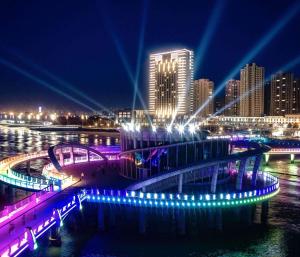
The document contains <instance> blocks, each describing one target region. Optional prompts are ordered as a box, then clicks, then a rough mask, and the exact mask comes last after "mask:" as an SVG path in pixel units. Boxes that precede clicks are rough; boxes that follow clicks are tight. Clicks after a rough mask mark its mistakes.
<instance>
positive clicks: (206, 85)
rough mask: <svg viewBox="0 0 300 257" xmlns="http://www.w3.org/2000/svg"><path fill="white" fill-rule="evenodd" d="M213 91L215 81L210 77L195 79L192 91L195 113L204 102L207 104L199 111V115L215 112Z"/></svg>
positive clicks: (203, 115) (205, 115) (204, 115)
mask: <svg viewBox="0 0 300 257" xmlns="http://www.w3.org/2000/svg"><path fill="white" fill-rule="evenodd" d="M213 91H214V82H212V81H210V80H209V79H198V80H195V81H194V86H193V92H192V98H193V113H194V112H196V111H197V110H198V109H199V108H201V106H203V104H205V106H204V107H203V109H202V110H201V111H200V112H199V113H198V116H200V117H207V116H209V115H211V114H213V113H214V101H213V99H212V97H213ZM206 103H208V104H206Z"/></svg>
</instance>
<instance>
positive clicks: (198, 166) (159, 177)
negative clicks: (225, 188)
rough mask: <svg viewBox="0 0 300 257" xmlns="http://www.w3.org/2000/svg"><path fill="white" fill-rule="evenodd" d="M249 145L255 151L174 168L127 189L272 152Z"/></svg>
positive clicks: (256, 144) (255, 144)
mask: <svg viewBox="0 0 300 257" xmlns="http://www.w3.org/2000/svg"><path fill="white" fill-rule="evenodd" d="M237 143H238V142H235V144H237ZM240 143H241V142H240ZM247 143H248V146H249V147H253V148H254V149H250V150H247V151H245V152H238V153H233V154H231V155H228V156H225V157H218V158H214V159H210V160H204V161H201V163H200V164H199V163H198V164H196V165H195V164H191V165H188V166H183V167H181V168H179V169H178V168H174V169H171V170H169V171H168V172H164V173H162V174H160V175H157V174H156V175H154V176H151V177H150V178H147V179H145V180H142V181H139V182H137V183H135V184H133V185H130V186H129V187H128V188H127V189H130V190H136V189H141V188H143V187H146V186H149V185H151V184H153V183H157V182H160V181H162V180H165V179H168V178H170V177H174V176H177V175H180V174H184V173H188V172H190V171H191V170H199V169H203V168H206V167H211V166H214V165H217V164H223V163H227V162H232V161H237V160H241V159H244V158H248V157H251V156H257V155H260V154H263V153H264V152H267V151H269V150H270V148H269V147H267V146H265V145H261V144H259V143H256V142H247Z"/></svg>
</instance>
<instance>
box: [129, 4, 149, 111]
mask: <svg viewBox="0 0 300 257" xmlns="http://www.w3.org/2000/svg"><path fill="white" fill-rule="evenodd" d="M147 7H148V1H147V0H144V4H143V13H142V22H141V29H140V37H139V44H138V55H137V67H136V74H135V83H134V92H133V101H132V110H134V109H135V103H136V95H137V90H138V83H139V78H140V71H141V59H142V52H143V48H144V38H145V28H146V20H147Z"/></svg>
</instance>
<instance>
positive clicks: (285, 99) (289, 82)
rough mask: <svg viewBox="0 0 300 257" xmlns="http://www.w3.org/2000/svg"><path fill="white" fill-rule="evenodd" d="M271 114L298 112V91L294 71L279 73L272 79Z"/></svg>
mask: <svg viewBox="0 0 300 257" xmlns="http://www.w3.org/2000/svg"><path fill="white" fill-rule="evenodd" d="M270 104H271V108H270V114H271V115H273V116H275V115H279V116H281V115H285V114H292V113H295V112H296V91H295V89H294V74H293V73H278V74H275V75H273V76H272V79H271V101H270Z"/></svg>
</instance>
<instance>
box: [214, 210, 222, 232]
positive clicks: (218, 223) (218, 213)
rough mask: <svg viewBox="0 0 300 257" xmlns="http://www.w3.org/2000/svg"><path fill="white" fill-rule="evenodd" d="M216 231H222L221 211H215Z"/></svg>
mask: <svg viewBox="0 0 300 257" xmlns="http://www.w3.org/2000/svg"><path fill="white" fill-rule="evenodd" d="M216 229H217V230H218V231H222V230H223V215H222V209H220V208H219V209H217V210H216Z"/></svg>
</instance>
